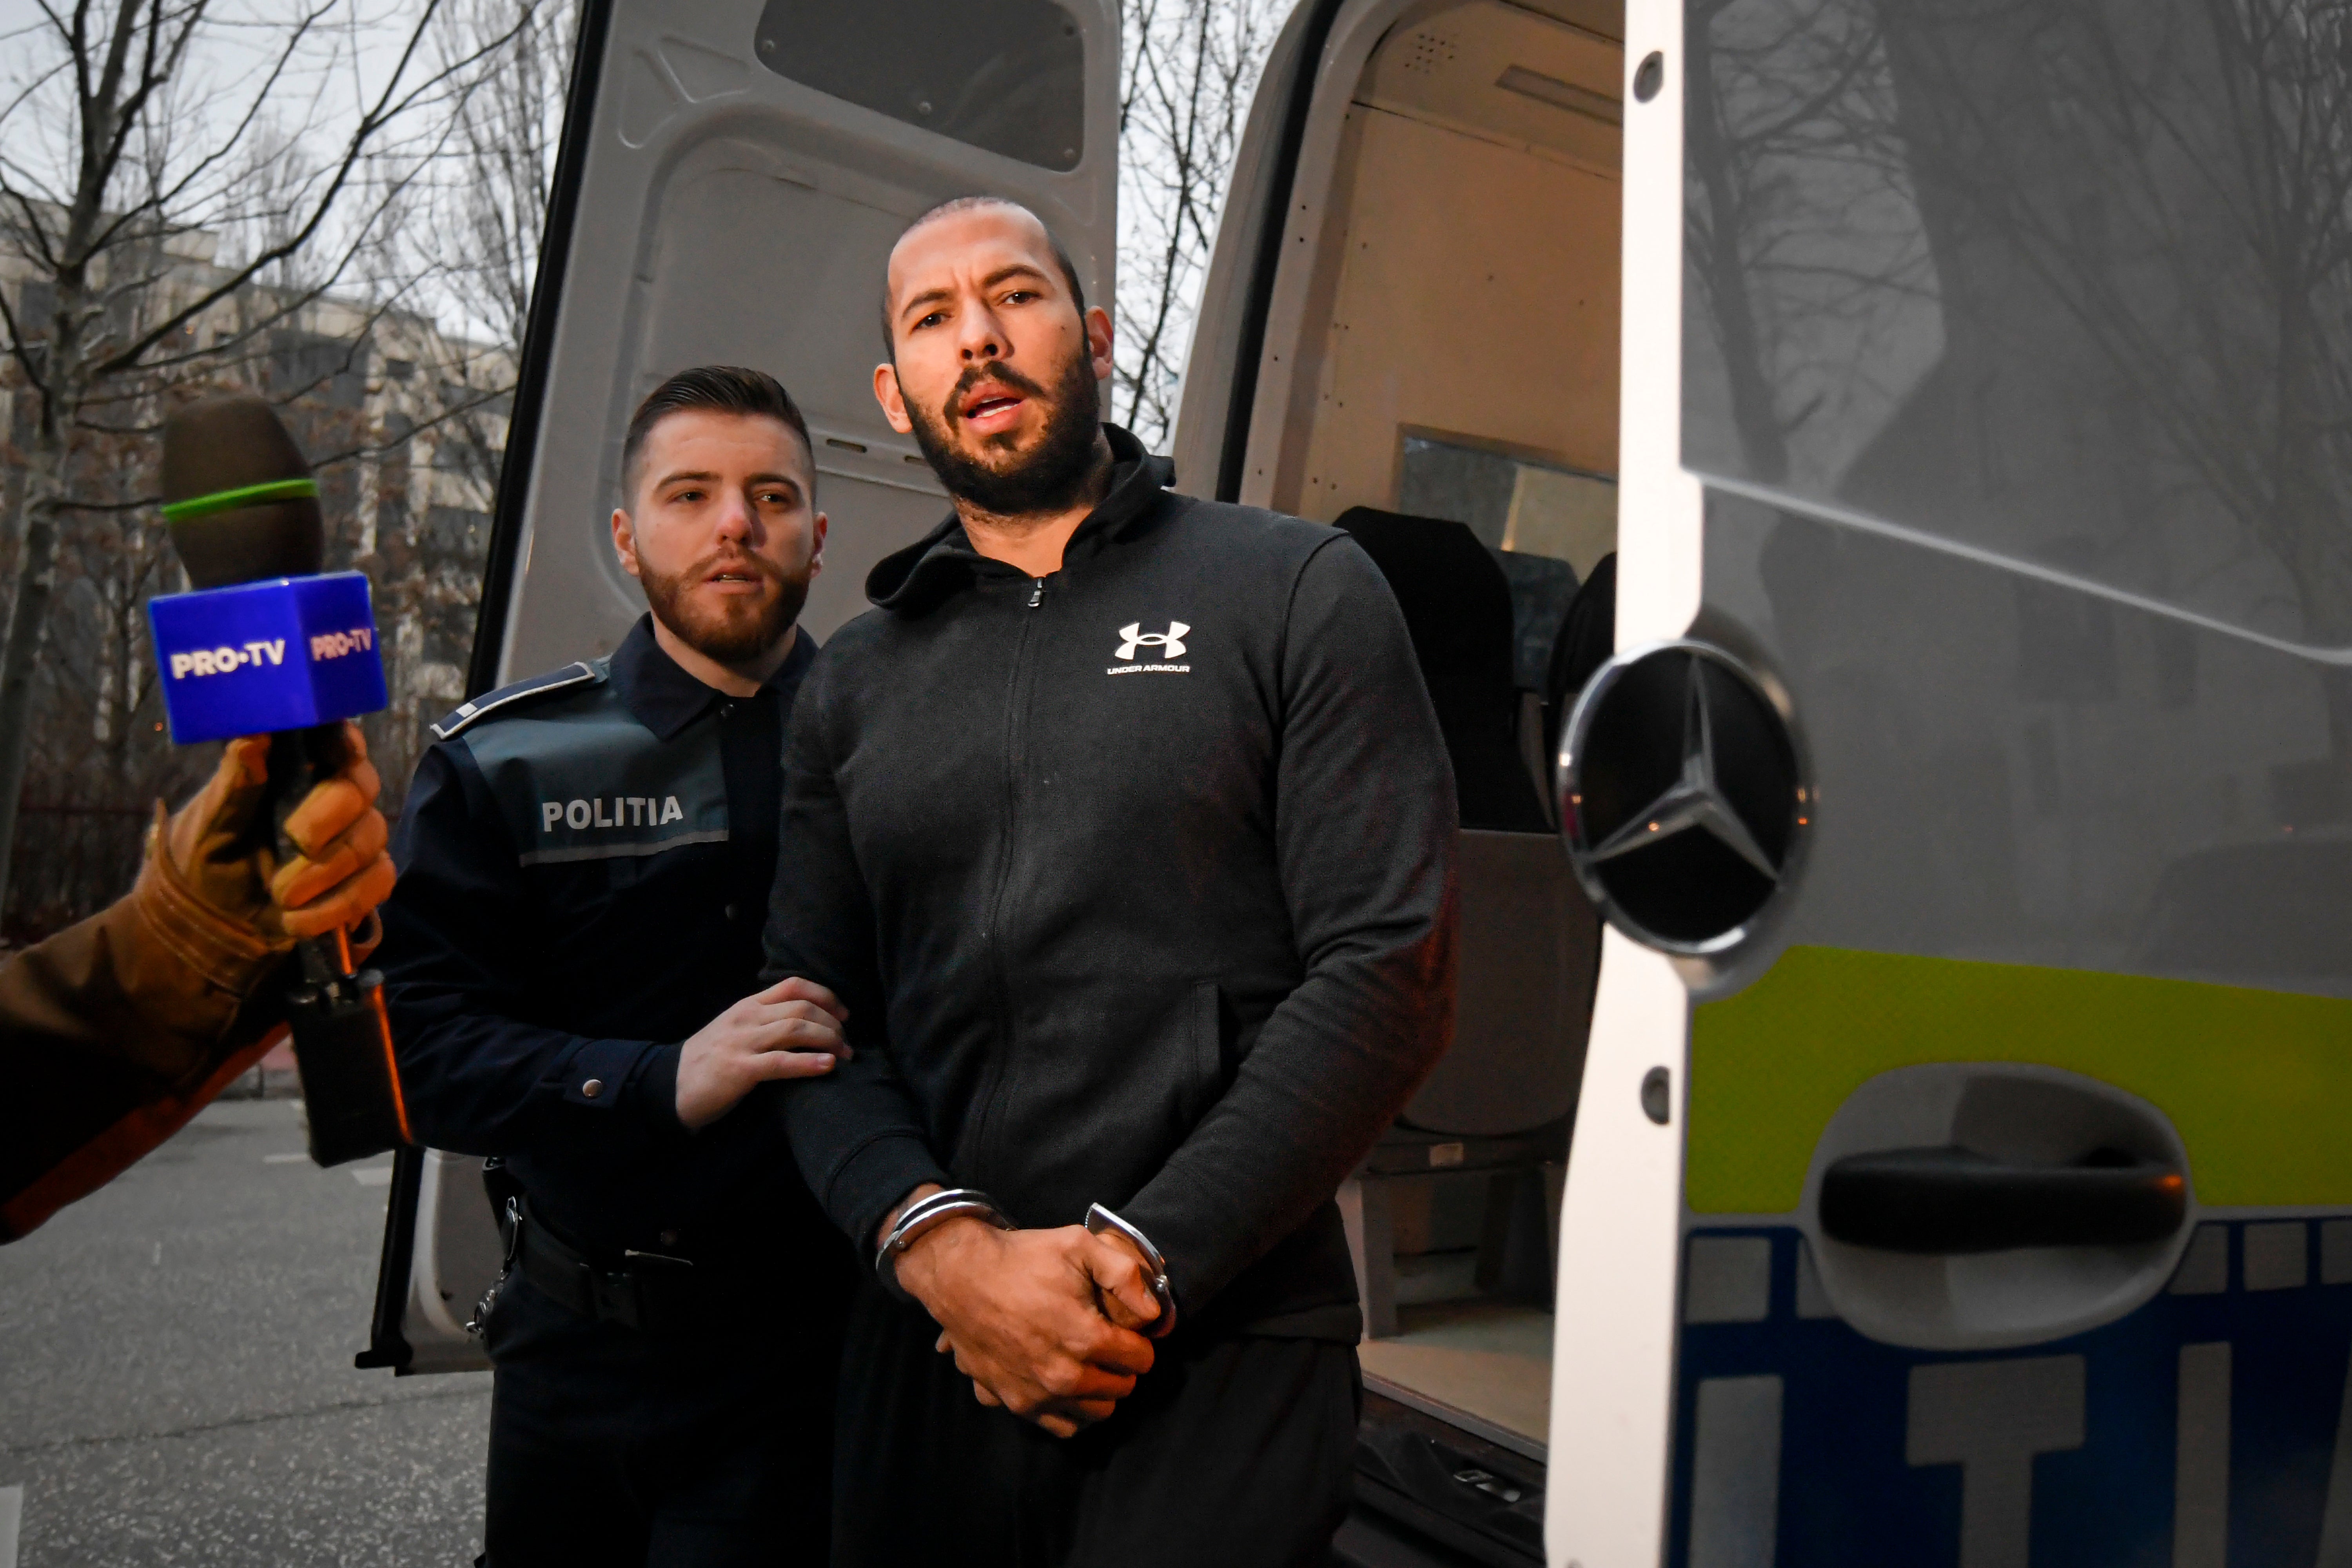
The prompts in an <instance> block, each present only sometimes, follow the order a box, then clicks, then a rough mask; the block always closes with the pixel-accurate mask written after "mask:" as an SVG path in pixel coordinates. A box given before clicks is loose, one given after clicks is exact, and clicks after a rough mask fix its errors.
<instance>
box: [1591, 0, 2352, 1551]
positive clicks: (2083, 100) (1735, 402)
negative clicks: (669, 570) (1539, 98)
mask: <svg viewBox="0 0 2352 1568" xmlns="http://www.w3.org/2000/svg"><path fill="white" fill-rule="evenodd" d="M2319 26H2323V24H2322V23H2321V21H2320V13H2319V12H2317V11H2315V10H2313V9H2312V8H2310V7H2306V6H2303V5H2293V4H2272V3H2269V0H2253V3H2252V4H2248V5H2224V6H2212V5H2204V4H2201V3H2200V0H2133V3H2130V4H2116V5H2109V4H2103V3H2093V4H2082V5H2056V6H2048V5H2028V6H2022V7H2012V6H2006V5H1979V4H1975V3H1973V0H1962V3H1959V4H1951V3H1948V0H1819V3H1815V0H1806V3H1802V4H1790V3H1788V0H1689V3H1688V4H1684V3H1682V0H1665V3H1651V0H1635V4H1634V5H1633V8H1632V14H1631V16H1629V19H1628V31H1627V45H1626V58H1627V61H1628V78H1627V80H1628V87H1629V98H1628V101H1627V106H1626V152H1625V162H1626V176H1625V180H1626V183H1625V189H1626V209H1625V253H1624V254H1625V318H1624V320H1625V340H1624V352H1625V358H1624V380H1623V398H1624V402H1623V421H1624V423H1623V431H1624V436H1623V447H1622V453H1623V456H1622V476H1621V477H1622V487H1623V488H1622V497H1623V510H1622V579H1621V581H1622V594H1621V602H1620V612H1619V621H1618V647H1619V650H1620V651H1619V654H1618V657H1617V659H1616V660H1615V661H1614V662H1613V663H1612V665H1610V666H1609V667H1606V668H1604V669H1603V670H1602V671H1601V675H1600V676H1599V677H1598V678H1597V679H1595V680H1594V682H1593V683H1592V684H1591V685H1590V686H1588V687H1587V688H1586V689H1585V691H1584V694H1583V697H1582V700H1581V704H1580V709H1579V712H1578V714H1577V717H1576V718H1575V720H1574V721H1571V723H1570V727H1569V734H1568V736H1567V739H1566V741H1565V742H1564V750H1565V752H1566V755H1565V760H1564V768H1565V778H1566V786H1565V787H1566V790H1567V792H1568V795H1569V800H1568V805H1567V810H1568V813H1569V826H1570V846H1571V851H1572V853H1573V855H1574V858H1576V860H1577V863H1578V868H1579V870H1580V874H1581V875H1582V877H1583V879H1584V881H1585V883H1586V885H1587V887H1588V888H1589V889H1591V891H1592V892H1593V894H1594V896H1595V898H1596V899H1597V900H1600V901H1601V903H1602V905H1603V906H1604V908H1605V909H1606V910H1607V912H1608V914H1609V916H1610V919H1611V921H1612V928H1613V929H1612V931H1611V934H1610V936H1609V939H1608V947H1607V951H1606V953H1605V956H1604V959H1603V965H1602V974H1601V986H1600V1000H1599V1005H1598V1008H1597V1011H1596V1016H1595V1021H1594V1026H1593V1031H1592V1039H1591V1051H1590V1056H1589V1058H1588V1066H1587V1069H1586V1075H1585V1081H1584V1093H1583V1099H1582V1109H1581V1112H1580V1120H1579V1122H1578V1125H1577V1128H1576V1132H1575V1142H1574V1146H1573V1149H1572V1152H1571V1154H1570V1171H1569V1179H1568V1189H1567V1198H1566V1203H1565V1219H1564V1226H1563V1231H1562V1235H1561V1241H1560V1277H1559V1315H1558V1333H1559V1337H1558V1340H1557V1342H1556V1347H1555V1362H1554V1383H1553V1399H1552V1405H1551V1422H1552V1426H1551V1446H1550V1455H1549V1458H1550V1467H1551V1475H1550V1506H1549V1519H1548V1521H1547V1540H1548V1542H1549V1554H1550V1559H1551V1561H1552V1562H1553V1563H1569V1562H1573V1563H1581V1564H1582V1565H1583V1568H1633V1565H1636V1564H1639V1565H1641V1568H1649V1565H1651V1564H1655V1563H1661V1562H1664V1563H1672V1564H1675V1565H1677V1568H1681V1565H1687V1568H1725V1565H1728V1564H1735V1563H1736V1564H1756V1565H1763V1564H1774V1563H1777V1564H1780V1565H1781V1568H1815V1565H1823V1564H1832V1563H1881V1562H1897V1561H1900V1562H1906V1563H1958V1564H1959V1565H1960V1568H1993V1565H1995V1564H2000V1565H2004V1568H2023V1565H2025V1564H2028V1563H2038V1564H2046V1565H2051V1568H2056V1565H2059V1564H2064V1565H2066V1568H2109V1565H2114V1568H2120V1565H2122V1564H2125V1563H2161V1562H2169V1563H2172V1564H2174V1565H2175V1568H2191V1565H2196V1568H2221V1565H2222V1564H2223V1563H2228V1564H2231V1568H2258V1565H2259V1568H2303V1565H2305V1564H2309V1563H2342V1562H2347V1561H2352V1398H2347V1394H2352V1388H2347V1352H2352V1159H2347V1156H2346V1153H2345V1145H2344V1142H2343V1127H2344V1125H2345V1121H2346V1118H2347V1112H2352V1048H2347V1047H2348V1046H2352V920H2347V892H2346V888H2345V880H2344V878H2345V873H2346V871H2347V869H2352V844H2347V834H2348V833H2352V523H2347V517H2352V425H2347V420H2352V379H2347V370H2352V252H2347V249H2346V247H2345V242H2346V241H2347V239H2352V214H2347V208H2346V205H2345V203H2344V201H2343V197H2342V193H2343V191H2344V190H2345V189H2346V187H2347V180H2352V143H2347V142H2346V141H2345V140H2344V138H2343V136H2342V134H2341V128H2342V125H2343V123H2344V113H2345V110H2346V109H2347V105H2352V76H2347V74H2346V70H2345V66H2344V60H2345V58H2346V56H2345V55H2344V53H2343V51H2342V47H2341V38H2342V35H2341V33H2340V28H2341V26H2342V19H2341V18H2340V17H2338V16H2335V15H2334V14H2332V13H2330V14H2329V15H2328V17H2327V20H2326V22H2325V24H2324V26H2326V27H2327V28H2329V29H2337V30H2333V31H2329V32H2327V33H2326V39H2327V42H2326V43H2325V44H2322V43H2321V42H2320V35H2319V34H2317V33H2315V32H2314V31H2312V30H2311V29H2313V28H2315V27H2319ZM2320 126H2326V128H2327V129H2326V131H2325V132H2317V131H2316V128H2317V127H2320Z"/></svg>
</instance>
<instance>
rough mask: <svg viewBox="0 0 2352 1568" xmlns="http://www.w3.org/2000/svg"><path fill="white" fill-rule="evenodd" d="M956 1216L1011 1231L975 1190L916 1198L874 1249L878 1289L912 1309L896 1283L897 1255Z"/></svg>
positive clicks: (984, 1196)
mask: <svg viewBox="0 0 2352 1568" xmlns="http://www.w3.org/2000/svg"><path fill="white" fill-rule="evenodd" d="M957 1215H971V1216H972V1217H973V1218H974V1219H979V1220H985V1221H986V1222H987V1223H988V1224H990V1225H992V1226H995V1227H996V1228H997V1229H998V1230H1012V1229H1014V1228H1015V1226H1013V1222H1012V1221H1011V1220H1010V1219H1007V1218H1006V1217H1005V1215H1004V1211H1003V1209H1001V1208H998V1207H997V1206H996V1200H995V1199H994V1198H992V1197H990V1196H989V1195H988V1194H986V1193H983V1192H982V1191H980V1190H979V1189H978V1188H976V1187H949V1188H946V1189H945V1190H943V1191H940V1192H936V1193H933V1194H931V1195H930V1196H929V1197H927V1198H918V1199H916V1200H915V1201H914V1202H913V1203H911V1204H908V1205H907V1207H906V1211H905V1212H904V1213H902V1214H900V1215H898V1224H896V1225H894V1226H891V1227H890V1234H889V1235H887V1236H886V1237H883V1238H882V1245H881V1246H879V1247H876V1248H875V1249H874V1277H875V1279H878V1280H880V1281H881V1284H882V1289H885V1290H887V1291H889V1292H890V1294H892V1295H893V1296H896V1297H897V1298H898V1300H901V1301H904V1302H906V1303H908V1305H909V1306H912V1305H914V1304H915V1298H914V1297H913V1296H912V1295H910V1294H908V1290H907V1288H906V1287H905V1286H904V1285H901V1284H899V1283H898V1255H899V1254H900V1253H903V1252H905V1251H906V1250H907V1248H908V1247H911V1246H913V1245H914V1242H915V1238H916V1237H919V1236H921V1235H923V1234H924V1233H925V1232H926V1231H929V1230H932V1229H935V1228H937V1227H938V1226H941V1225H943V1224H945V1223H946V1222H947V1221H949V1220H951V1219H954V1218H955V1217H956V1216H957Z"/></svg>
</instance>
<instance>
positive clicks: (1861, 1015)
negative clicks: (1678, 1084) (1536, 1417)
mask: <svg viewBox="0 0 2352 1568" xmlns="http://www.w3.org/2000/svg"><path fill="white" fill-rule="evenodd" d="M1961 1061H2000V1062H2033V1063H2039V1064H2041V1065H2042V1066H2044V1067H2053V1068H2064V1069H2066V1070H2068V1071H2071V1072H2078V1073H2081V1074H2083V1075H2084V1076H2085V1077H2088V1078H2094V1079H2099V1080H2101V1081H2102V1082H2105V1083H2109V1084H2112V1085H2114V1086H2115V1087H2116V1088H2117V1089H2124V1090H2126V1091H2127V1092H2129V1093H2132V1094H2136V1095H2138V1096H2139V1097H2140V1098H2141V1099H2143V1100H2147V1101H2149V1102H2150V1103H2151V1104H2153V1105H2156V1106H2157V1107H2158V1108H2159V1109H2161V1110H2163V1111H2164V1113H2165V1114H2166V1115H2167V1116H2169V1117H2170V1118H2171V1119H2172V1124H2173V1126H2174V1127H2175V1128H2177V1129H2178V1130H2179V1133H2180V1138H2181V1142H2183V1143H2185V1144H2186V1145H2187V1146H2188V1149H2189V1173H2190V1177H2191V1180H2192V1181H2193V1183H2194V1184H2195V1191H2196V1194H2197V1200H2198V1202H2199V1203H2200V1205H2208V1206H2213V1207H2240V1206H2246V1207H2274V1206H2290V1205H2352V1001H2346V1000H2341V999H2338V998H2336V997H2328V996H2307V995H2298V994H2289V993H2285V992H2277V991H2256V990H2248V989H2243V988H2241V987H2237V986H2231V985H2208V984H2198V983H2196V982H2193V981H2186V980H2152V979H2147V978H2145V977H2142V976H2137V975H2128V974H2106V973H2095V972H2092V971H2087V970H2078V969H2042V968H2035V967H2032V966H2029V965H2024V964H2013V963H1976V962H1972V961H1967V960H1959V959H1947V958H1922V957H1918V956H1916V955H1912V954H1904V953H1885V952H1859V951H1855V950H1853V949H1848V948H1829V947H1796V948H1791V949H1790V950H1789V951H1788V952H1785V953H1783V954H1782V955H1781V956H1780V961H1779V962H1778V963H1775V964H1774V965H1773V966H1772V968H1771V969H1770V970H1769V972H1767V973H1765V974H1764V976H1763V977H1762V978H1761V979H1759V980H1758V981H1757V982H1756V983H1755V984H1752V985H1750V986H1748V988H1747V989H1746V990H1744V991H1741V992H1739V993H1738V994H1735V995H1732V996H1728V997H1726V998H1725V999H1723V1000H1722V1001H1719V1002H1709V1003H1706V1004H1703V1005H1700V1006H1699V1007H1698V1008H1696V1010H1695V1012H1694V1016H1693V1017H1692V1021H1691V1056H1690V1110H1689V1123H1688V1142H1687V1143H1686V1145H1685V1167H1684V1173H1685V1200H1686V1201H1687V1203H1688V1204H1689V1206H1690V1208H1691V1210H1692V1211H1693V1212H1695V1213H1697V1214H1785V1213H1787V1212H1788V1211H1790V1210H1791V1209H1794V1208H1795V1207H1796V1206H1797V1205H1798V1203H1799V1201H1800V1199H1801V1197H1802V1195H1803V1192H1804V1185H1805V1172H1806V1169H1807V1167H1808V1166H1809V1165H1810V1164H1811V1161H1812V1155H1813V1146H1814V1144H1815V1143H1816V1142H1818V1141H1819V1140H1820V1138H1821V1135H1822V1129H1823V1128H1824V1127H1826V1126H1828V1125H1829V1121H1830V1118H1831V1117H1832V1115H1834V1114H1835V1113H1836V1111H1837V1109H1838V1107H1839V1106H1840V1105H1841V1104H1843V1103H1844V1100H1845V1098H1846V1097H1847V1096H1848V1095H1850V1094H1852V1093H1853V1091H1854V1090H1855V1089H1858V1088H1860V1087H1861V1086H1862V1085H1863V1084H1864V1082H1866V1081H1868V1080H1869V1079H1873V1078H1875V1077H1877V1076H1878V1075H1879V1074H1880V1073H1883V1072H1886V1071H1888V1070H1889V1069H1891V1068H1903V1067H1913V1066H1917V1065H1919V1064H1922V1063H1927V1062H1961Z"/></svg>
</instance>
